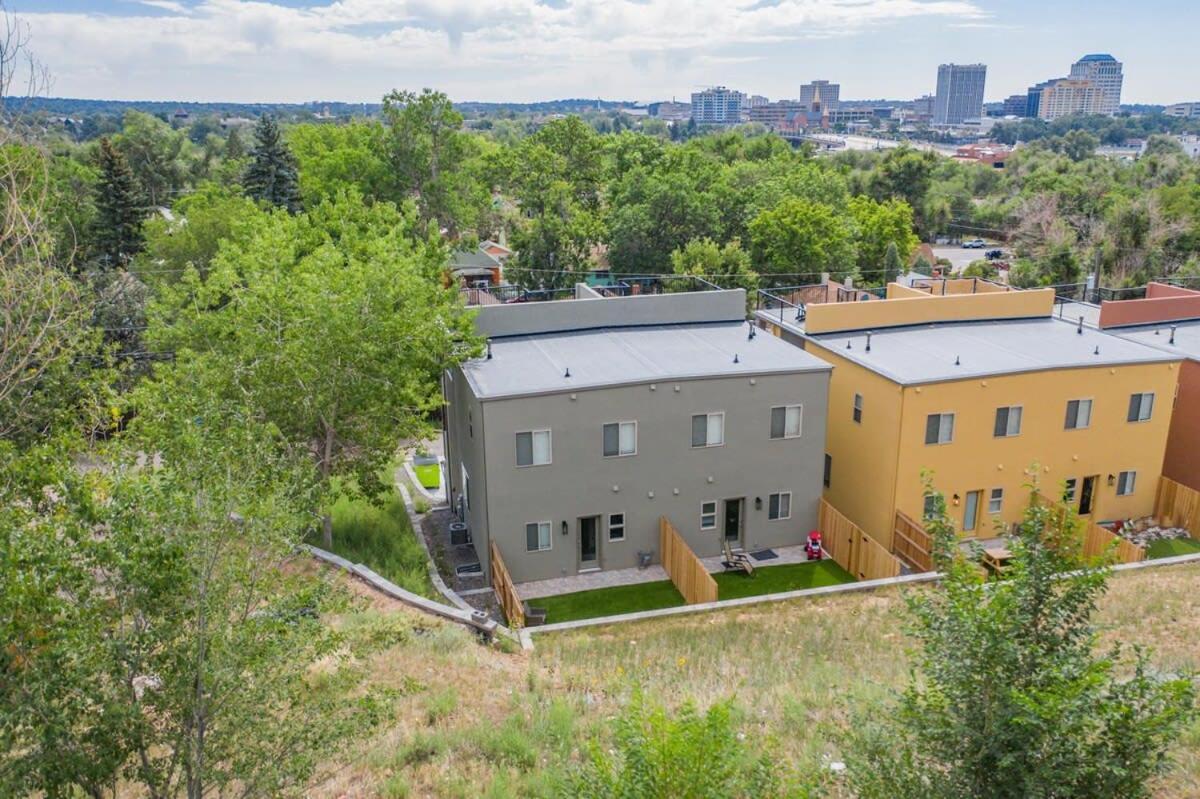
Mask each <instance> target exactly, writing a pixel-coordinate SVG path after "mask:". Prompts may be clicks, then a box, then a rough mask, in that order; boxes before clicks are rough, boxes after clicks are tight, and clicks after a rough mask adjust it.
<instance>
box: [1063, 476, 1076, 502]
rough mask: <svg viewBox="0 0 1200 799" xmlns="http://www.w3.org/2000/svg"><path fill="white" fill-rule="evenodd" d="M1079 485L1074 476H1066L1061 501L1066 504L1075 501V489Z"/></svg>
mask: <svg viewBox="0 0 1200 799" xmlns="http://www.w3.org/2000/svg"><path fill="white" fill-rule="evenodd" d="M1078 486H1079V480H1077V479H1076V478H1074V477H1068V478H1067V481H1066V482H1065V483H1064V484H1063V502H1066V503H1067V504H1068V505H1069V504H1071V503H1073V502H1074V501H1075V490H1076V488H1078Z"/></svg>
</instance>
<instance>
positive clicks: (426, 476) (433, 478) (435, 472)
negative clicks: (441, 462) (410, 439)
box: [413, 463, 442, 489]
mask: <svg viewBox="0 0 1200 799" xmlns="http://www.w3.org/2000/svg"><path fill="white" fill-rule="evenodd" d="M413 472H414V473H415V474H416V475H417V480H419V481H420V483H421V485H422V486H424V487H425V488H431V489H432V488H437V487H438V486H440V485H441V484H442V470H441V469H440V468H439V467H438V465H437V464H436V463H420V464H415V465H414V466H413Z"/></svg>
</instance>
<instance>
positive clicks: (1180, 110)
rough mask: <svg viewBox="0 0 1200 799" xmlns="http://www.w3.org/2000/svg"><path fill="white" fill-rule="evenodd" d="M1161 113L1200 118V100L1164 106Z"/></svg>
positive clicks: (1186, 117) (1185, 117)
mask: <svg viewBox="0 0 1200 799" xmlns="http://www.w3.org/2000/svg"><path fill="white" fill-rule="evenodd" d="M1163 113H1164V114H1166V115H1167V116H1169V117H1183V118H1184V119H1197V118H1200V101H1197V102H1194V103H1175V104H1174V105H1169V106H1167V107H1166V108H1164V109H1163Z"/></svg>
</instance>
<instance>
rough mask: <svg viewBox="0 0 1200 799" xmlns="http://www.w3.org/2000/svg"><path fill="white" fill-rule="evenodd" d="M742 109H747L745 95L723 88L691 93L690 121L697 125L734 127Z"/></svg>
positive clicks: (715, 87) (739, 118) (716, 87)
mask: <svg viewBox="0 0 1200 799" xmlns="http://www.w3.org/2000/svg"><path fill="white" fill-rule="evenodd" d="M743 108H748V102H747V100H746V95H744V94H742V93H741V92H738V91H733V90H731V89H727V88H725V87H724V86H714V87H712V88H711V89H705V90H704V91H702V92H693V93H692V119H694V120H696V124H698V125H736V124H737V123H738V122H741V120H742V109H743Z"/></svg>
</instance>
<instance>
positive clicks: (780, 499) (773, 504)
mask: <svg viewBox="0 0 1200 799" xmlns="http://www.w3.org/2000/svg"><path fill="white" fill-rule="evenodd" d="M791 517H792V492H791V491H782V492H780V493H778V494H771V496H770V497H768V501H767V518H768V519H770V520H771V521H778V520H780V519H790V518H791Z"/></svg>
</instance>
